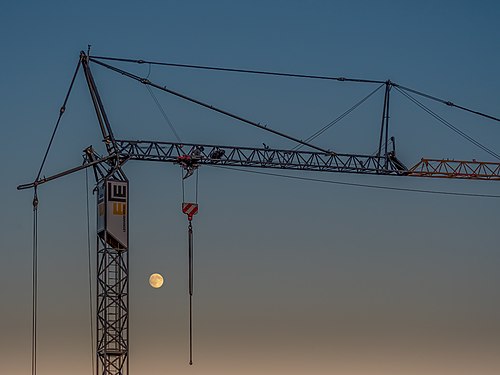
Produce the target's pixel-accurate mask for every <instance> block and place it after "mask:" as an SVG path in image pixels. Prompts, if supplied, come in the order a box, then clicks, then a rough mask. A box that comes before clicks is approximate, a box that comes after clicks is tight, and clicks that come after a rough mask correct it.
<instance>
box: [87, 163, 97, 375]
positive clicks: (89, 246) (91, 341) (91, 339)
mask: <svg viewBox="0 0 500 375" xmlns="http://www.w3.org/2000/svg"><path fill="white" fill-rule="evenodd" d="M85 192H86V198H87V199H86V211H87V258H88V281H89V312H90V356H91V365H92V371H91V374H93V373H94V366H95V362H94V306H93V303H92V256H91V253H92V248H91V241H90V204H89V173H88V169H87V168H85Z"/></svg>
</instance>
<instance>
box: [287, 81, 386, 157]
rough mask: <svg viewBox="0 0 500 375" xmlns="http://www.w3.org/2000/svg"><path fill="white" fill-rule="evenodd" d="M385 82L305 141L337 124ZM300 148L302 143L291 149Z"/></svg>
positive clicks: (382, 85)
mask: <svg viewBox="0 0 500 375" xmlns="http://www.w3.org/2000/svg"><path fill="white" fill-rule="evenodd" d="M384 86H385V84H381V85H380V86H379V87H377V88H376V89H375V90H373V91H372V92H371V93H369V94H368V95H367V96H365V97H364V98H363V99H361V100H360V101H359V102H357V103H356V104H354V105H353V106H352V107H351V108H349V109H348V110H347V111H345V112H344V113H342V114H341V115H340V116H338V117H337V118H336V119H334V120H333V121H331V122H329V123H328V124H326V125H325V126H323V127H322V128H321V129H319V130H317V131H316V132H315V133H313V134H312V135H310V136H309V137H307V138H306V139H305V141H306V142H311V141H312V140H314V139H316V138H317V137H319V136H320V135H321V134H323V133H324V132H325V131H327V130H328V129H330V128H331V127H333V126H334V125H336V124H338V123H339V121H340V120H342V119H343V118H344V117H346V116H347V115H348V114H350V113H351V112H352V111H354V110H355V109H356V108H358V107H359V106H360V105H361V104H363V103H364V102H366V101H367V100H368V99H369V98H370V97H371V96H372V95H373V94H375V93H376V92H377V91H378V90H380V89H381V88H382V87H384ZM301 148H302V145H297V146H295V147H294V148H292V150H294V151H297V150H299V149H301Z"/></svg>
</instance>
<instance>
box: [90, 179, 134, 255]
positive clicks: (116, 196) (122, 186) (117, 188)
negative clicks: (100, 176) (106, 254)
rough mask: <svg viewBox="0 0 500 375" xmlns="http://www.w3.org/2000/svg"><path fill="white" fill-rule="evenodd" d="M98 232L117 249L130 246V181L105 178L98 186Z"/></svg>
mask: <svg viewBox="0 0 500 375" xmlns="http://www.w3.org/2000/svg"><path fill="white" fill-rule="evenodd" d="M97 234H98V235H99V236H100V237H101V239H103V240H104V241H105V242H106V243H107V244H108V245H109V246H111V247H113V248H114V249H116V250H125V249H127V248H128V182H127V181H116V180H111V179H104V180H103V182H102V183H101V184H100V185H99V187H98V195H97Z"/></svg>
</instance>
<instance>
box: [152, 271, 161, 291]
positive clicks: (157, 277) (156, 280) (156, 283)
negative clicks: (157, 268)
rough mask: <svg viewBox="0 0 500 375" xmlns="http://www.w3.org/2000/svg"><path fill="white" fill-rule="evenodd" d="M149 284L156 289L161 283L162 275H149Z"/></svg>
mask: <svg viewBox="0 0 500 375" xmlns="http://www.w3.org/2000/svg"><path fill="white" fill-rule="evenodd" d="M149 285H151V286H152V287H153V288H155V289H158V288H161V286H162V285H163V276H162V275H160V274H159V273H153V274H151V276H149Z"/></svg>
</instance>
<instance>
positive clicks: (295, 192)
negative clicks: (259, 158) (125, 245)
mask: <svg viewBox="0 0 500 375" xmlns="http://www.w3.org/2000/svg"><path fill="white" fill-rule="evenodd" d="M499 15H500V6H499V5H498V4H497V3H496V2H494V1H481V2H479V3H478V2H471V1H453V2H452V1H440V2H430V1H421V2H409V1H379V2H369V1H339V2H330V1H300V2H299V1H267V2H264V1H262V2H261V1H252V2H242V1H237V2H235V1H214V2H202V1H190V2H180V1H141V2H132V1H120V2H118V1H107V2H97V1H88V2H71V3H69V2H63V1H49V2H44V3H40V2H34V1H24V2H10V3H7V4H4V5H3V6H2V12H0V31H1V34H2V36H3V37H2V47H1V49H0V55H1V57H2V59H1V61H2V62H1V66H2V74H1V75H0V77H1V80H0V90H1V98H2V104H1V106H0V116H1V119H2V129H3V136H2V141H1V144H2V147H1V153H2V154H1V156H2V159H3V163H2V167H1V171H2V176H3V183H2V184H0V193H1V196H2V206H3V209H4V214H3V215H1V217H0V224H1V227H2V228H3V229H2V235H1V236H0V238H1V239H0V241H1V242H0V244H1V261H0V264H1V267H2V268H1V272H0V285H1V287H0V291H1V298H2V303H1V306H2V309H1V310H0V314H1V319H0V330H1V334H0V336H1V337H2V339H1V340H0V346H1V349H2V350H1V353H2V354H1V357H0V372H1V373H6V374H7V373H8V374H13V375H18V374H25V373H28V372H29V369H30V367H29V348H30V341H29V340H30V336H29V333H30V332H29V323H30V311H31V310H30V309H31V305H30V303H31V297H30V292H31V289H30V288H31V282H30V276H31V238H30V236H31V199H32V196H31V193H30V192H26V191H24V192H18V191H16V190H15V187H16V186H17V185H18V184H21V183H25V182H28V181H30V180H31V179H33V178H34V176H35V174H36V171H37V168H38V167H39V165H40V162H41V159H42V156H43V153H44V151H45V147H46V144H47V142H48V140H49V137H50V133H51V131H52V128H53V125H54V122H55V120H56V117H57V114H58V111H59V107H60V105H61V103H62V101H63V98H64V95H65V92H66V90H67V87H68V85H69V81H70V78H71V75H72V72H73V71H74V68H75V66H76V63H77V61H78V55H79V51H80V50H82V49H86V48H87V45H88V44H91V45H92V51H93V53H94V54H96V55H107V56H118V57H129V58H142V59H151V60H159V61H170V62H179V63H188V64H201V65H218V66H227V67H239V68H248V69H263V70H275V71H287V72H297V73H310V74H322V75H333V76H346V77H359V78H368V79H381V80H385V79H391V80H393V81H395V82H398V83H400V84H402V85H405V86H408V87H412V88H414V89H417V90H420V91H424V92H428V93H430V94H432V95H435V96H438V97H441V98H443V99H446V100H451V101H453V102H455V103H457V104H460V105H464V106H466V107H471V108H473V109H477V110H479V111H483V112H486V113H489V114H491V115H494V116H497V117H498V116H499V115H500V111H499V108H500V106H499V100H498V90H499V87H500V78H499V75H498V66H500V53H499V51H498V48H497V45H498V41H499V40H500V29H499V27H498V17H499ZM121 66H122V67H125V65H121ZM127 68H129V69H131V70H132V71H134V72H135V73H137V74H139V75H147V74H150V76H151V79H155V80H157V81H158V82H159V83H162V84H165V85H168V86H169V87H171V88H173V89H175V90H179V91H181V92H183V93H186V94H188V95H191V96H194V97H196V98H198V99H201V100H204V101H207V102H210V103H212V104H214V105H217V106H220V107H222V108H224V109H228V110H230V111H233V112H235V113H236V114H240V115H242V116H245V117H248V118H250V119H252V120H255V121H260V122H262V123H266V124H268V125H269V126H271V127H273V128H275V129H277V130H280V131H283V132H286V133H289V134H291V135H294V136H297V137H307V136H308V135H310V134H312V133H313V132H314V131H315V130H316V129H318V128H320V127H321V126H323V125H325V124H326V123H328V122H330V121H331V120H332V119H334V118H335V117H337V116H338V115H340V114H341V113H342V112H344V111H345V110H346V109H348V108H349V107H350V106H352V105H353V104H354V103H355V102H356V101H358V100H360V99H361V98H363V97H364V96H366V95H367V94H368V93H369V92H370V91H371V90H372V89H373V87H370V86H364V85H356V84H349V83H337V82H314V81H301V80H290V79H281V78H269V77H255V76H240V75H234V74H228V73H224V74H223V73H208V72H199V71H187V70H179V69H173V68H168V69H163V68H157V67H153V68H152V69H151V71H149V70H148V67H147V66H131V67H127ZM93 71H94V74H95V76H96V80H97V84H98V85H99V89H100V90H101V94H102V96H103V100H104V102H105V105H106V107H107V109H108V114H109V116H110V119H111V121H112V125H113V128H114V130H115V133H116V135H117V137H130V138H149V139H159V140H167V141H168V140H173V139H174V138H173V135H172V133H171V132H170V130H169V128H168V126H167V125H166V124H165V121H164V120H163V119H162V117H161V114H160V113H159V112H158V110H157V108H156V107H155V105H154V103H153V101H152V100H151V98H150V97H149V96H148V94H147V91H146V90H144V88H143V87H142V86H140V85H138V84H136V83H134V82H131V81H125V80H123V79H122V78H121V77H119V76H117V75H114V74H113V73H111V72H108V71H105V70H103V69H101V68H99V67H93ZM157 96H158V98H159V100H160V101H161V103H162V105H163V106H164V108H165V109H166V112H167V114H168V116H169V118H170V119H171V120H172V122H173V123H174V125H175V127H176V129H177V131H178V133H179V135H180V137H181V139H182V140H183V141H185V142H200V143H219V144H227V145H248V146H260V145H261V144H262V143H263V142H265V143H266V144H268V145H271V146H273V147H293V144H292V143H291V142H289V141H283V140H281V139H279V138H275V137H273V136H271V135H269V134H266V133H262V132H259V131H258V130H255V129H249V128H247V127H246V126H244V125H242V124H237V123H235V122H234V121H231V120H228V119H225V118H223V117H221V116H219V115H216V114H213V113H210V112H207V111H206V110H202V109H199V108H196V107H193V106H192V105H190V104H186V103H183V102H181V101H180V100H178V99H176V98H172V97H169V96H166V95H162V94H160V93H158V94H157ZM382 100H383V97H382V94H381V93H380V94H379V95H377V96H374V97H373V98H372V99H370V100H369V101H368V102H367V103H366V104H364V105H363V106H362V107H361V108H360V109H359V111H356V112H354V113H353V114H352V115H350V116H349V117H347V118H346V119H344V120H343V121H342V122H341V123H339V126H337V127H335V128H334V129H332V130H331V131H329V132H327V133H325V134H324V135H323V136H322V137H321V138H318V140H317V144H318V145H320V146H322V147H327V148H330V149H332V150H336V151H339V152H353V153H372V152H373V151H374V150H375V149H376V147H377V142H378V139H377V135H378V131H379V123H380V117H381V109H382ZM425 104H426V105H429V106H430V107H431V108H432V109H433V110H435V111H436V112H438V113H439V114H440V115H442V116H443V117H445V118H446V119H448V120H449V121H450V122H452V123H453V124H454V125H455V126H457V127H459V128H460V129H461V130H463V131H464V132H466V133H467V134H470V135H471V136H473V137H474V138H476V139H478V140H479V141H480V142H482V143H483V144H485V145H486V146H487V147H489V148H491V149H492V150H494V151H496V152H498V151H499V149H498V145H497V141H496V140H497V139H499V136H500V129H499V124H498V123H495V122H491V121H486V120H484V119H481V118H478V117H474V116H471V115H468V114H466V113H463V112H460V111H457V110H453V109H451V108H448V107H446V106H443V105H438V104H433V103H431V102H425ZM391 106H392V107H391V128H392V132H393V133H392V134H393V135H395V136H396V140H397V146H398V156H399V157H400V158H401V159H402V160H403V161H404V162H405V163H406V164H407V165H413V164H414V163H416V162H417V161H418V160H419V159H420V158H421V157H423V156H426V157H436V158H456V159H462V158H463V159H472V158H475V159H477V160H491V157H490V156H489V155H488V154H485V153H484V152H483V151H481V150H479V149H477V148H475V147H474V146H473V145H471V144H470V143H468V142H466V141H465V140H463V139H462V138H460V137H458V136H457V135H456V134H455V133H452V132H450V131H449V130H448V129H447V128H445V127H443V126H442V125H441V124H439V123H437V122H436V121H435V120H434V119H433V118H431V117H430V116H428V115H427V114H425V113H423V112H422V111H420V110H418V109H417V108H416V107H415V106H414V105H413V104H411V103H409V102H408V101H407V100H406V99H405V98H404V97H402V96H401V95H398V94H397V93H394V94H393V102H392V103H391ZM90 144H93V145H94V146H95V147H96V148H97V149H99V150H100V151H101V152H102V151H103V148H102V144H101V141H100V138H99V130H98V126H97V123H96V121H95V115H94V114H93V112H92V107H91V102H90V99H89V96H88V93H87V91H86V87H85V83H84V79H83V76H82V75H81V74H80V75H79V76H78V78H77V82H76V85H75V88H74V91H73V93H72V96H71V98H70V100H69V103H68V106H67V112H66V114H65V116H64V119H63V122H62V124H61V128H60V131H59V132H58V134H57V137H56V139H55V142H54V146H53V149H52V151H51V153H50V155H49V158H48V160H47V164H46V168H45V169H44V173H45V174H47V175H49V174H51V173H54V172H57V171H60V170H63V169H66V168H70V167H73V166H75V165H78V164H80V163H81V160H82V159H81V151H82V150H83V149H84V148H85V147H87V146H88V145H90ZM126 173H127V175H128V176H129V178H130V181H131V187H130V189H131V208H130V209H131V218H130V222H131V249H130V257H131V258H130V259H131V260H130V261H131V293H132V296H131V340H132V341H131V342H132V344H131V373H134V374H135V373H169V372H170V373H177V374H188V373H191V374H212V373H213V374H234V373H241V374H246V373H248V374H254V373H262V374H293V373H294V371H295V373H297V374H299V373H311V374H332V373H338V374H352V375H363V374H377V373H384V374H433V373H436V374H438V373H439V374H448V373H450V374H451V373H453V374H461V371H462V372H463V373H464V374H470V373H476V374H481V375H489V374H494V373H498V370H499V369H500V361H499V360H498V358H499V356H498V352H499V348H500V343H499V342H498V333H500V332H499V331H500V326H499V323H498V313H499V312H500V304H499V302H498V301H500V299H499V297H500V296H499V295H498V288H496V285H498V282H499V281H500V280H499V276H498V275H499V273H498V268H499V266H500V254H499V252H498V249H497V241H496V232H497V228H496V223H497V220H498V204H499V201H498V199H480V198H464V197H444V196H436V195H424V194H415V193H414V194H411V193H402V192H389V191H382V190H373V189H371V190H370V189H362V188H355V187H345V186H338V185H331V184H319V183H313V182H301V181H292V180H286V179H280V178H275V177H269V176H259V175H253V174H247V173H241V172H232V171H227V170H220V169H214V168H204V169H202V170H201V171H200V191H199V193H200V214H199V215H198V216H197V217H196V219H195V223H194V227H195V252H196V255H195V256H196V259H195V266H196V290H195V293H196V294H195V329H196V330H195V366H194V367H189V366H188V365H187V320H186V318H187V315H186V314H187V310H186V309H187V295H186V293H187V292H186V291H187V275H186V270H187V268H186V267H187V263H186V225H187V224H186V219H185V217H184V216H183V215H182V213H181V212H180V204H181V200H182V195H181V185H180V171H179V170H178V167H177V166H171V165H157V164H155V165H148V164H140V163H135V164H133V163H130V164H129V165H127V166H126ZM298 175H300V176H303V174H298ZM307 176H311V177H316V178H328V179H331V180H334V181H342V182H354V183H363V184H380V185H388V186H395V187H403V188H418V189H431V190H443V191H460V192H468V193H484V194H497V191H498V188H497V186H496V185H497V184H496V183H494V182H473V181H431V180H426V179H416V178H413V179H412V178H382V177H374V176H350V175H337V174H335V175H327V176H325V175H324V174H309V175H307ZM85 197H86V196H85V175H84V173H79V174H75V175H73V176H70V177H66V178H64V179H61V180H59V181H55V182H53V183H50V184H47V185H45V186H43V187H42V188H41V189H40V335H39V340H40V341H39V343H40V353H39V374H63V373H67V372H68V371H70V370H71V371H79V372H81V373H85V372H87V373H90V355H91V354H90V342H89V340H90V338H89V327H88V319H89V313H88V298H87V295H88V289H87V282H88V281H87V271H86V267H87V263H86V259H87V258H86V257H87V254H86V251H87V250H86V235H87V233H86V216H85V199H86V198H85ZM91 199H93V197H92V196H91ZM92 202H93V200H91V203H92ZM92 210H93V205H92ZM92 214H93V212H92ZM92 219H93V217H92ZM92 225H94V222H93V221H92ZM153 272H160V273H162V274H163V275H164V276H165V277H166V283H165V285H164V287H163V288H161V289H159V290H153V289H152V288H150V287H149V286H148V285H147V278H148V276H149V274H151V273H153Z"/></svg>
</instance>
